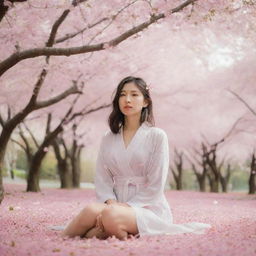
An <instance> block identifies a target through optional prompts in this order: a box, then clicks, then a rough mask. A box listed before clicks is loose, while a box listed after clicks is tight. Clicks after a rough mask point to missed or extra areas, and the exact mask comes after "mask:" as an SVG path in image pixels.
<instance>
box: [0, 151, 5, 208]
mask: <svg viewBox="0 0 256 256" xmlns="http://www.w3.org/2000/svg"><path fill="white" fill-rule="evenodd" d="M4 151H5V148H3V147H0V204H1V202H2V201H3V199H4V186H3V177H2V175H3V169H4Z"/></svg>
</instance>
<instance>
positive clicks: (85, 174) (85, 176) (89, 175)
mask: <svg viewBox="0 0 256 256" xmlns="http://www.w3.org/2000/svg"><path fill="white" fill-rule="evenodd" d="M94 171H95V161H94V160H92V159H82V161H81V182H93V177H94Z"/></svg>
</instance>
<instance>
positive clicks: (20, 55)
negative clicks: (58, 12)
mask: <svg viewBox="0 0 256 256" xmlns="http://www.w3.org/2000/svg"><path fill="white" fill-rule="evenodd" d="M195 1H197V0H187V1H185V2H184V3H183V4H181V5H179V6H178V7H176V8H174V9H171V10H170V13H175V12H178V11H180V10H182V9H183V8H184V7H186V6H188V5H190V4H192V3H194V2H195ZM80 2H81V1H80ZM163 18H165V14H164V13H161V14H158V15H152V16H151V18H150V19H149V20H148V21H146V22H143V23H141V24H139V25H138V26H136V27H134V28H132V29H129V30H127V31H126V32H124V33H123V34H121V35H119V36H117V37H116V38H114V39H112V40H110V41H108V42H103V43H99V44H95V45H83V46H80V47H70V48H52V47H44V48H34V49H29V50H25V51H21V52H15V53H14V54H12V55H11V56H10V57H8V58H7V59H5V60H4V61H2V62H1V63H0V76H2V75H3V74H4V73H5V72H6V71H7V70H8V69H10V68H11V67H13V66H15V65H16V64H17V63H19V62H20V61H22V60H25V59H28V58H35V57H39V56H70V55H76V54H82V53H88V52H94V51H101V50H104V49H105V45H106V44H107V45H110V46H112V47H114V46H116V45H118V44H120V43H121V42H122V41H124V40H126V39H127V38H129V37H131V36H133V35H135V34H136V33H138V32H140V31H142V30H144V29H145V28H147V27H149V26H150V25H151V24H153V23H155V22H157V21H158V20H160V19H163Z"/></svg>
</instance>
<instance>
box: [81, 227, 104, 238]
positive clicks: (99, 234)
mask: <svg viewBox="0 0 256 256" xmlns="http://www.w3.org/2000/svg"><path fill="white" fill-rule="evenodd" d="M84 237H85V238H93V237H96V238H98V239H100V240H104V239H107V238H108V235H107V234H106V233H105V232H104V231H102V230H101V229H100V228H99V227H94V228H92V229H90V230H89V231H88V232H87V233H86V234H85V236H84Z"/></svg>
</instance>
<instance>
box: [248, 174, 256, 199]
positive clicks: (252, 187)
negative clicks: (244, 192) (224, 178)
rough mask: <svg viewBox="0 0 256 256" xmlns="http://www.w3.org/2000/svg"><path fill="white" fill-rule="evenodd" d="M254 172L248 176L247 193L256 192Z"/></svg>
mask: <svg viewBox="0 0 256 256" xmlns="http://www.w3.org/2000/svg"><path fill="white" fill-rule="evenodd" d="M255 176H256V175H255V173H253V172H251V174H250V178H249V194H255V192H256V178H255Z"/></svg>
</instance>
